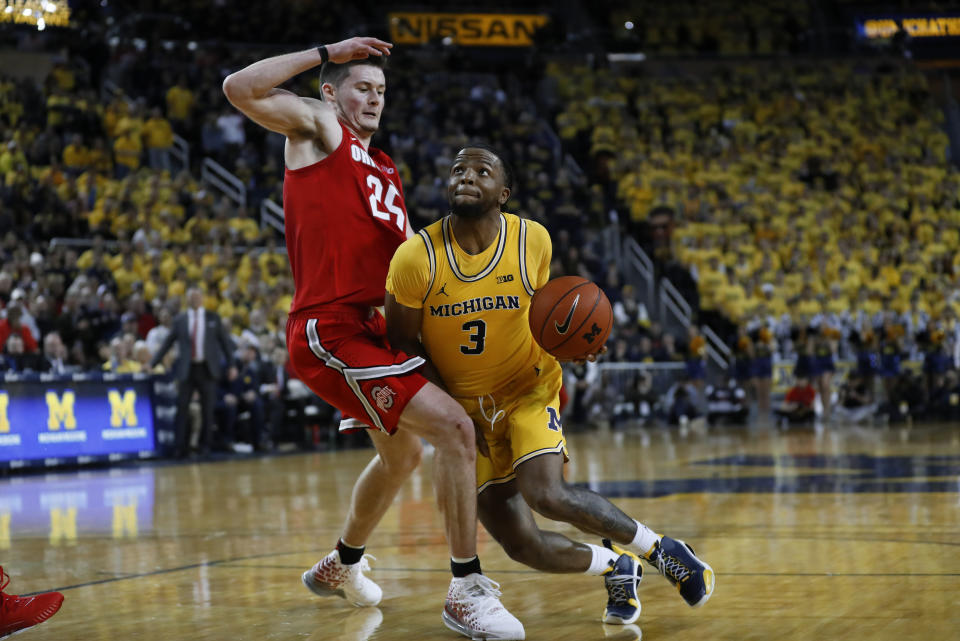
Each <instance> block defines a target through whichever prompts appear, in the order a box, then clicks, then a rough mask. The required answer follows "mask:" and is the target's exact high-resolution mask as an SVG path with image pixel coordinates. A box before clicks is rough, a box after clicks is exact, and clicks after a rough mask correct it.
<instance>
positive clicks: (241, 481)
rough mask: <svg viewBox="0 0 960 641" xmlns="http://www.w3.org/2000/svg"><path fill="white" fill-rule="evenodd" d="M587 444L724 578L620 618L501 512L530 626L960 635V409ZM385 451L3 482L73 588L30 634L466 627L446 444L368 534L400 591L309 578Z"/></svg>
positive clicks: (37, 548)
mask: <svg viewBox="0 0 960 641" xmlns="http://www.w3.org/2000/svg"><path fill="white" fill-rule="evenodd" d="M570 445H571V453H572V457H573V458H572V461H571V464H570V466H569V478H570V480H571V481H572V482H583V483H589V484H591V485H592V486H593V487H595V488H598V489H600V490H602V491H603V492H604V493H606V494H607V495H608V496H614V497H617V498H615V501H616V502H617V503H618V504H619V505H620V506H621V507H623V508H624V509H625V510H626V511H627V512H628V513H630V514H631V515H633V516H635V517H636V518H638V519H640V520H642V521H644V522H646V523H648V524H649V525H651V526H652V527H654V528H655V529H658V530H659V531H661V532H667V533H669V534H671V535H672V536H674V537H676V538H682V539H685V540H686V541H688V542H690V543H691V544H693V546H694V547H695V549H696V550H697V553H698V554H699V555H700V556H701V557H703V558H704V559H706V560H707V561H708V562H709V563H710V564H711V565H712V566H713V567H714V569H715V570H716V572H717V577H718V578H717V589H716V593H715V595H714V597H713V599H712V600H711V601H710V602H709V603H708V604H707V605H706V606H705V607H703V608H701V609H698V610H693V609H690V608H688V607H687V606H686V605H685V604H684V603H683V602H682V600H681V599H680V597H679V595H678V594H676V591H675V590H674V589H673V588H672V587H670V585H669V584H668V583H667V582H666V581H665V580H664V579H663V578H662V577H660V576H658V575H656V574H654V573H653V572H650V571H648V572H647V574H646V577H645V579H644V581H643V584H642V585H641V588H640V596H641V599H642V602H643V614H642V615H641V618H640V620H639V622H638V624H637V625H635V626H627V627H623V626H606V625H603V624H602V623H600V615H601V613H602V610H603V606H604V603H605V598H606V596H605V592H604V590H603V586H602V581H601V579H598V578H596V577H587V576H584V575H546V574H539V573H536V572H533V571H528V570H527V569H525V568H524V567H522V566H520V565H517V564H515V563H513V562H512V561H510V560H509V559H508V558H507V557H506V556H505V555H504V554H503V553H502V552H501V551H500V550H499V548H498V547H497V546H496V544H494V543H492V542H491V541H490V539H489V537H487V536H486V534H485V533H482V534H481V545H480V554H481V559H482V561H483V567H484V570H485V572H486V573H487V574H489V575H490V576H491V577H492V578H493V579H495V580H496V581H498V582H500V583H501V586H502V589H503V592H504V594H503V601H504V603H505V604H506V605H507V606H508V607H509V608H510V610H511V611H512V612H513V613H514V614H515V615H517V616H518V617H519V618H520V619H521V620H522V621H523V622H524V624H525V626H526V631H527V639H544V640H551V641H556V640H571V641H572V640H576V641H588V640H595V639H623V640H626V639H638V638H640V636H641V634H642V636H643V638H644V639H646V640H647V641H659V640H664V641H666V640H668V639H669V640H673V639H710V640H714V639H738V640H742V639H758V640H763V641H768V640H770V639H889V640H891V641H892V640H897V641H900V640H903V639H920V640H924V641H934V640H939V639H957V638H960V637H958V634H960V633H958V630H960V426H956V425H951V426H940V427H934V426H930V427H913V428H906V427H905V428H899V427H892V428H845V427H841V428H837V427H826V428H824V429H823V430H821V431H814V430H813V429H810V428H808V429H802V430H801V429H794V430H791V431H789V432H780V431H752V432H751V431H747V430H743V429H717V430H712V431H711V432H710V434H708V435H706V434H696V433H690V434H687V435H685V436H681V435H680V434H679V433H678V432H677V430H676V429H674V430H670V431H667V430H659V431H652V432H648V433H635V434H627V435H620V434H609V433H608V434H589V435H573V436H571V437H570ZM371 452H372V450H350V451H341V452H336V453H328V454H305V455H291V456H277V457H267V458H259V459H247V460H232V461H224V462H212V463H199V464H185V465H156V466H149V467H137V468H126V469H120V470H110V471H92V472H81V473H71V474H63V475H56V476H49V477H42V476H31V477H25V478H15V479H5V480H2V481H0V563H2V565H3V566H4V568H5V569H6V570H7V571H8V573H9V574H11V575H12V578H13V581H12V583H11V585H10V588H9V589H10V591H11V592H13V593H16V594H25V593H30V592H34V591H45V590H51V589H58V590H61V591H62V592H63V593H64V594H65V595H66V601H65V602H64V605H63V609H62V610H61V611H60V613H59V614H57V615H56V616H55V617H54V618H53V619H51V620H50V621H48V622H47V623H44V624H43V625H41V626H39V627H37V628H33V629H31V630H28V631H26V632H25V633H24V636H23V637H22V638H23V639H36V640H38V641H39V640H41V639H56V640H58V641H60V640H64V639H82V640H84V641H93V640H104V641H106V640H115V639H137V640H138V641H147V640H151V639H204V640H218V641H222V640H234V639H250V640H258V641H259V640H263V639H278V640H279V639H335V640H338V641H365V640H367V639H375V640H384V641H386V640H410V639H416V640H434V639H435V640H438V641H440V640H450V641H455V640H456V639H459V638H462V637H460V636H458V635H457V634H455V633H453V632H451V631H449V630H447V629H446V628H445V627H444V626H443V624H442V623H441V621H440V610H441V608H442V604H443V597H444V594H445V592H446V588H447V584H448V582H449V573H448V559H447V552H446V546H445V544H444V541H443V539H442V538H441V535H440V521H439V518H438V516H437V514H436V512H435V510H434V507H433V498H432V487H431V481H430V478H429V472H430V466H429V465H424V466H423V467H422V468H421V470H420V471H419V473H418V474H417V475H416V476H415V478H414V479H413V480H412V482H410V483H409V484H408V485H407V486H406V487H404V488H403V490H402V492H401V495H400V498H399V501H398V503H397V504H396V505H395V507H394V508H393V509H392V510H391V511H390V512H389V514H388V515H387V517H386V519H385V521H384V522H383V523H382V525H381V527H380V528H379V530H378V532H377V534H376V536H375V538H374V539H373V540H372V541H370V544H369V546H368V552H370V553H371V554H374V555H375V556H376V557H377V561H376V562H375V563H374V572H373V574H372V576H373V578H374V579H375V580H376V581H378V582H379V583H380V585H381V586H382V587H383V590H384V595H385V597H384V601H383V603H382V604H381V606H380V607H379V608H364V609H357V608H353V607H351V606H349V605H347V604H346V603H345V602H344V601H342V600H339V599H336V600H322V599H318V598H317V597H314V596H313V595H312V594H310V593H308V592H307V590H306V589H305V588H304V587H303V586H302V585H301V583H300V574H301V573H302V572H303V571H304V570H305V569H307V568H309V567H310V566H311V565H312V564H313V563H314V562H315V561H316V560H318V559H319V558H320V557H321V556H322V555H324V554H326V553H327V552H328V551H329V550H330V548H331V546H332V545H333V544H334V543H335V541H336V538H337V535H338V532H339V526H340V523H341V521H342V518H343V515H344V513H345V511H346V509H347V504H348V499H349V495H350V488H351V486H352V483H353V480H354V477H355V476H356V474H357V473H358V472H359V470H360V469H361V467H362V466H363V465H364V464H365V463H366V462H367V460H368V459H369V458H370V456H371ZM553 529H556V530H557V531H561V532H564V533H566V534H568V535H570V536H573V537H579V538H581V540H590V539H589V538H587V537H586V535H582V534H579V533H578V532H577V531H575V530H573V529H572V528H570V527H568V526H561V525H555V526H553ZM18 638H19V637H18Z"/></svg>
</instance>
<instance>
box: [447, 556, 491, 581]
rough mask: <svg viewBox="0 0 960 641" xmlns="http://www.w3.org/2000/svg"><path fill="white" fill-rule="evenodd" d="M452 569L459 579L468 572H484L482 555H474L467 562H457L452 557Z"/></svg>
mask: <svg viewBox="0 0 960 641" xmlns="http://www.w3.org/2000/svg"><path fill="white" fill-rule="evenodd" d="M450 571H451V572H453V576H455V577H456V578H458V579H462V578H463V577H465V576H467V575H468V574H483V572H481V571H480V557H477V556H475V557H473V558H472V559H470V560H469V561H467V562H466V563H457V562H456V561H454V560H453V559H450Z"/></svg>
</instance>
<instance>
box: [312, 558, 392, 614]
mask: <svg viewBox="0 0 960 641" xmlns="http://www.w3.org/2000/svg"><path fill="white" fill-rule="evenodd" d="M367 558H371V559H373V560H374V561H376V558H375V557H373V556H371V555H369V554H364V555H363V558H362V559H360V562H359V563H354V564H353V565H344V564H343V563H341V562H340V553H339V552H337V551H336V550H334V551H333V552H331V553H330V554H328V555H327V556H325V557H324V558H323V560H322V561H320V562H319V563H317V564H316V565H314V566H313V567H312V568H310V569H309V570H307V571H306V572H304V573H303V576H302V577H301V578H302V579H303V584H304V585H305V586H307V589H309V590H310V591H311V592H313V593H314V594H316V595H317V596H339V597H343V598H344V599H346V600H347V601H349V602H350V603H352V604H354V605H356V606H359V607H365V606H370V605H377V604H378V603H380V599H382V598H383V590H381V589H380V586H379V585H377V584H376V583H374V582H373V581H371V580H370V579H368V578H367V577H366V576H365V574H364V573H365V572H369V571H370V562H369V561H367Z"/></svg>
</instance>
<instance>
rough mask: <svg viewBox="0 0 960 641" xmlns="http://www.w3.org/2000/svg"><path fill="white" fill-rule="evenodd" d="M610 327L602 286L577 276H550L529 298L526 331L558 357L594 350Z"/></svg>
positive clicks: (571, 357) (584, 354) (573, 357)
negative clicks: (528, 315)
mask: <svg viewBox="0 0 960 641" xmlns="http://www.w3.org/2000/svg"><path fill="white" fill-rule="evenodd" d="M612 328H613V310H612V309H611V308H610V301H609V300H607V296H606V295H605V294H604V293H603V290H602V289H600V288H599V287H597V286H596V285H595V284H594V283H592V282H590V281H589V280H587V279H585V278H580V277H579V276H561V277H560V278H554V279H553V280H551V281H550V282H549V283H547V284H546V285H544V286H543V287H542V288H540V289H539V290H537V292H536V293H535V294H534V295H533V300H531V301H530V331H531V332H533V337H534V339H535V340H536V341H537V343H539V344H540V347H542V348H543V349H545V350H546V351H548V352H550V353H551V354H553V355H554V356H556V357H557V358H558V359H560V360H564V361H569V360H580V359H583V358H586V357H587V356H589V355H591V354H596V353H597V352H598V351H600V348H601V347H603V345H604V343H606V342H607V337H608V336H609V335H610V330H611V329H612Z"/></svg>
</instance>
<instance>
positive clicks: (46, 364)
mask: <svg viewBox="0 0 960 641" xmlns="http://www.w3.org/2000/svg"><path fill="white" fill-rule="evenodd" d="M37 369H38V371H41V372H46V373H48V374H57V375H63V374H69V373H70V372H71V371H73V370H74V369H75V368H73V367H71V366H70V365H69V363H68V360H67V348H66V346H64V344H63V341H62V340H61V339H60V334H58V333H57V332H49V333H48V334H47V335H46V336H44V337H43V355H42V356H41V357H40V359H39V362H38V364H37Z"/></svg>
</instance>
